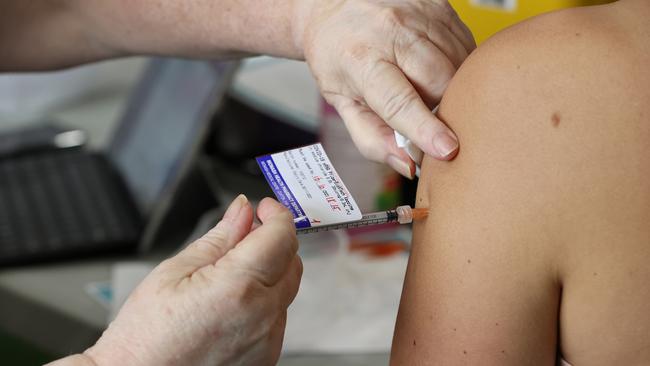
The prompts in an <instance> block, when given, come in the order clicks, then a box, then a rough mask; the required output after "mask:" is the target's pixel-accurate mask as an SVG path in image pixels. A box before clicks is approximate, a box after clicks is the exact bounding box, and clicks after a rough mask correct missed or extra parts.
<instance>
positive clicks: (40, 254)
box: [0, 149, 140, 264]
mask: <svg viewBox="0 0 650 366" xmlns="http://www.w3.org/2000/svg"><path fill="white" fill-rule="evenodd" d="M139 234H140V220H139V216H138V213H137V210H136V208H135V205H134V204H133V202H132V200H131V199H130V197H129V196H128V194H127V192H126V189H125V187H124V186H123V184H122V182H121V180H120V179H119V177H118V176H117V175H116V174H114V173H113V172H112V170H111V169H110V165H109V164H108V163H107V162H106V161H105V160H104V159H103V158H102V157H101V156H98V155H92V154H88V153H87V152H85V151H83V150H78V149H71V150H65V151H56V152H49V153H41V154H35V155H26V156H22V157H19V158H7V159H0V263H4V264H7V263H18V262H23V261H30V260H38V259H51V258H55V257H60V256H67V255H73V254H86V253H92V252H97V251H106V250H111V249H118V248H123V247H125V246H132V247H134V246H135V245H136V243H137V239H138V237H139Z"/></svg>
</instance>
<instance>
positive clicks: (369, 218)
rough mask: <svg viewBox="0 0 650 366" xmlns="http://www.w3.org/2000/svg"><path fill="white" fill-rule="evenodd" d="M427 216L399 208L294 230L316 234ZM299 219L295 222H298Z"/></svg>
mask: <svg viewBox="0 0 650 366" xmlns="http://www.w3.org/2000/svg"><path fill="white" fill-rule="evenodd" d="M427 216H429V210H428V209H426V208H411V206H399V207H397V208H396V209H394V210H388V211H379V212H373V213H368V214H364V215H363V216H362V217H361V219H360V220H357V221H351V222H345V223H341V224H331V225H323V226H314V227H305V228H300V229H296V233H298V234H309V233H317V232H320V231H329V230H338V229H350V228H355V227H361V226H371V225H380V224H386V223H389V222H398V223H400V224H410V223H411V222H413V220H422V219H425V218H426V217H427ZM300 219H303V218H299V219H296V220H300Z"/></svg>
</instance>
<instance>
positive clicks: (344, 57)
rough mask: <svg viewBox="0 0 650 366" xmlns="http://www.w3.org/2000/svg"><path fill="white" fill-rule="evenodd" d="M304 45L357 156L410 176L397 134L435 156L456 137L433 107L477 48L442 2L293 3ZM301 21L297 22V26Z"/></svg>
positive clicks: (446, 152) (444, 153) (452, 147)
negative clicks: (452, 78) (398, 145)
mask: <svg viewBox="0 0 650 366" xmlns="http://www.w3.org/2000/svg"><path fill="white" fill-rule="evenodd" d="M300 4H302V8H301V9H299V11H297V13H296V14H297V17H298V18H299V19H298V20H297V21H296V23H297V24H299V26H298V29H304V32H303V33H302V35H303V36H302V38H301V39H299V40H298V42H299V43H302V47H303V50H304V55H305V59H306V60H307V62H308V63H309V65H310V67H311V69H312V71H313V73H314V75H315V77H316V79H317V81H318V84H319V85H320V88H321V92H322V93H323V95H324V97H325V99H326V100H327V101H328V102H329V103H330V104H331V105H333V106H334V107H335V108H336V110H337V111H338V112H339V114H340V115H341V117H342V118H343V120H344V121H345V124H346V126H347V128H348V130H349V131H350V134H351V135H352V138H353V140H354V141H355V143H356V145H357V147H358V148H359V150H360V151H361V153H362V154H363V155H364V156H365V157H367V158H369V159H372V160H376V161H380V162H386V163H388V164H389V165H390V166H392V167H393V168H394V169H395V170H397V171H398V172H399V173H401V174H402V175H404V176H407V177H413V174H414V171H415V167H414V164H413V162H412V161H411V159H410V158H409V157H408V155H407V154H406V153H405V152H404V151H401V150H400V149H398V148H397V146H396V144H395V138H394V136H393V130H397V131H399V132H401V133H402V134H403V135H405V136H406V137H408V138H409V139H410V140H411V141H412V142H413V143H415V144H416V145H417V146H418V147H419V148H420V149H421V150H422V151H424V152H425V153H426V154H429V155H431V156H433V157H435V158H438V159H442V160H448V159H452V158H453V157H454V156H455V154H456V152H457V150H458V141H457V139H456V137H455V135H454V134H453V132H451V131H450V130H449V129H448V128H447V126H446V125H445V124H444V123H442V122H441V121H440V120H438V119H437V118H436V117H435V116H434V115H433V113H432V112H431V110H432V108H433V107H435V106H436V105H437V104H438V102H439V101H440V98H441V97H442V94H443V92H444V90H445V88H446V87H447V84H448V82H449V80H450V79H451V77H452V76H453V75H454V73H455V72H456V70H457V68H458V67H459V66H460V64H461V63H462V62H463V60H464V59H465V58H466V57H467V56H468V54H469V53H470V52H471V51H472V50H473V49H474V48H475V47H476V45H475V43H474V39H473V37H472V35H471V33H470V32H469V30H468V29H467V27H466V26H465V25H464V24H463V23H462V21H461V20H460V19H459V18H458V16H457V14H456V12H455V11H454V10H453V9H452V7H451V6H450V5H449V3H448V2H447V1H446V0H328V1H322V0H305V1H302V2H298V3H297V5H296V6H301V5H300ZM300 25H302V27H301V26H300Z"/></svg>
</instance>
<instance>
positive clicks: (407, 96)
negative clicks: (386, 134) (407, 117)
mask: <svg viewBox="0 0 650 366" xmlns="http://www.w3.org/2000/svg"><path fill="white" fill-rule="evenodd" d="M418 98H419V96H418V95H417V94H416V92H415V90H413V89H411V90H403V91H400V92H397V93H391V94H389V95H387V96H386V98H384V100H385V102H384V111H383V112H384V113H382V114H383V117H384V120H386V121H393V120H394V119H395V118H397V117H398V116H400V115H402V114H405V113H407V112H408V110H409V108H410V107H411V105H412V104H413V103H414V102H416V101H417V99H418Z"/></svg>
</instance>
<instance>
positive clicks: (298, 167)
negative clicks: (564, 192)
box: [257, 144, 362, 228]
mask: <svg viewBox="0 0 650 366" xmlns="http://www.w3.org/2000/svg"><path fill="white" fill-rule="evenodd" d="M257 164H258V165H259V166H260V168H261V169H262V173H263V174H264V177H265V178H266V181H267V182H268V183H269V185H270V186H271V189H272V190H273V192H274V193H275V195H276V197H277V198H278V201H280V202H281V203H282V204H284V205H285V206H286V207H287V208H288V209H289V210H290V211H291V212H292V213H293V216H294V218H295V219H296V227H297V228H304V227H316V226H322V225H330V224H338V223H344V222H350V221H356V220H360V219H361V217H362V214H361V210H360V209H359V207H358V206H357V203H356V202H355V201H354V198H353V197H352V195H351V194H350V192H349V191H348V189H347V187H346V186H345V184H344V183H343V181H342V180H341V178H340V177H339V175H338V173H337V172H336V170H335V169H334V166H332V163H331V162H330V159H329V158H328V157H327V154H325V151H324V150H323V146H322V145H321V144H314V145H309V146H304V147H299V148H297V149H293V150H287V151H283V152H279V153H276V154H272V155H265V156H260V157H258V158H257Z"/></svg>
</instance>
